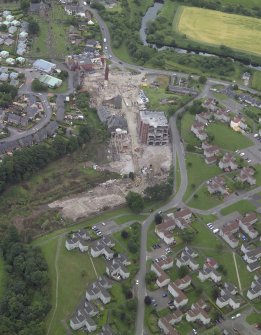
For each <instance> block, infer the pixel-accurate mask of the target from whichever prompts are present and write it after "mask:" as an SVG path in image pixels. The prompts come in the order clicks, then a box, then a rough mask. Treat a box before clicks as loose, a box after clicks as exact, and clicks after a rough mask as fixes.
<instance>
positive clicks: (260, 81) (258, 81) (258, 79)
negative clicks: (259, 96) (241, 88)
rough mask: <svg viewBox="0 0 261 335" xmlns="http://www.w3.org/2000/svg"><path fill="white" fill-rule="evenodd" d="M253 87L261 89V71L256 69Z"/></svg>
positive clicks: (252, 82)
mask: <svg viewBox="0 0 261 335" xmlns="http://www.w3.org/2000/svg"><path fill="white" fill-rule="evenodd" d="M251 87H252V88H254V89H255V90H259V91H261V72H260V71H255V72H254V74H253V77H252V81H251Z"/></svg>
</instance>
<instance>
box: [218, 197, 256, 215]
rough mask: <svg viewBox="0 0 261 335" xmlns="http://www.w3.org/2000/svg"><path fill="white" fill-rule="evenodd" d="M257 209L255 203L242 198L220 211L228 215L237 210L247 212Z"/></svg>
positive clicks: (242, 212)
mask: <svg viewBox="0 0 261 335" xmlns="http://www.w3.org/2000/svg"><path fill="white" fill-rule="evenodd" d="M255 210H256V206H255V205H253V204H252V203H251V202H250V201H248V200H240V201H238V202H236V203H235V204H233V205H230V206H228V207H226V208H223V209H221V211H220V213H221V214H222V215H228V214H230V213H233V212H235V211H237V212H239V213H241V214H245V213H247V212H253V211H255Z"/></svg>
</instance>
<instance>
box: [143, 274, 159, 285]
mask: <svg viewBox="0 0 261 335" xmlns="http://www.w3.org/2000/svg"><path fill="white" fill-rule="evenodd" d="M156 279H157V276H156V274H155V273H154V272H153V271H150V272H147V273H146V275H145V282H146V284H147V285H150V284H151V283H155V281H156Z"/></svg>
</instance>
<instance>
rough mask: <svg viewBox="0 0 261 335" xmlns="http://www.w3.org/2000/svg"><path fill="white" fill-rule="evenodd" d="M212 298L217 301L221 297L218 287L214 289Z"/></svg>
mask: <svg viewBox="0 0 261 335" xmlns="http://www.w3.org/2000/svg"><path fill="white" fill-rule="evenodd" d="M211 295H212V298H213V299H214V300H215V301H216V299H217V298H218V296H219V289H218V288H217V287H214V288H213V289H212V292H211Z"/></svg>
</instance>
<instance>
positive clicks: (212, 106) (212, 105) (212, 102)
mask: <svg viewBox="0 0 261 335" xmlns="http://www.w3.org/2000/svg"><path fill="white" fill-rule="evenodd" d="M217 104H218V102H217V100H216V99H212V98H208V99H207V100H205V101H204V102H203V104H202V106H203V107H205V108H207V109H208V110H210V111H211V112H215V111H216V110H217V109H218V107H217Z"/></svg>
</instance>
